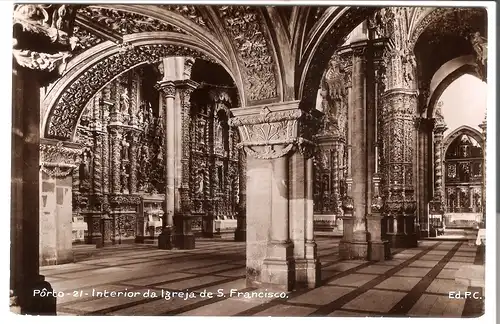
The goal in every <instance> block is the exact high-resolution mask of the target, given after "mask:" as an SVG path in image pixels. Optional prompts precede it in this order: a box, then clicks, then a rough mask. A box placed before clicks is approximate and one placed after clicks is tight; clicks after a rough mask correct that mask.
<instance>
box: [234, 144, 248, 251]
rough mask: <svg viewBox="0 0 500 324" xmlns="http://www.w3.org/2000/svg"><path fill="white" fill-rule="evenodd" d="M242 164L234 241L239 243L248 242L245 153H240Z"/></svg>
mask: <svg viewBox="0 0 500 324" xmlns="http://www.w3.org/2000/svg"><path fill="white" fill-rule="evenodd" d="M239 156H240V159H239V160H240V163H239V168H238V171H239V182H238V185H239V202H238V215H237V227H236V231H235V232H234V240H235V241H238V242H245V241H246V240H247V214H246V209H247V207H246V199H247V193H246V184H247V179H246V169H247V163H246V159H247V157H246V154H245V152H244V151H241V152H240V153H239Z"/></svg>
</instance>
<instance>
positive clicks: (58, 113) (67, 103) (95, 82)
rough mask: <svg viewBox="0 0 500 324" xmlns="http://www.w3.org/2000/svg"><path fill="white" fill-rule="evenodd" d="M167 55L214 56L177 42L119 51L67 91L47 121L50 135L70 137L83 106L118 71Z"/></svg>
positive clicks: (71, 85)
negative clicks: (124, 51)
mask: <svg viewBox="0 0 500 324" xmlns="http://www.w3.org/2000/svg"><path fill="white" fill-rule="evenodd" d="M166 56H192V57H197V58H203V59H206V60H211V59H209V58H208V57H206V56H204V55H202V54H199V53H198V52H196V51H194V50H192V49H190V48H187V47H182V46H176V45H165V44H163V45H144V46H138V47H134V48H133V50H130V51H128V52H126V53H117V54H114V55H111V56H109V57H108V58H106V59H104V60H102V61H100V62H98V63H96V64H94V65H93V66H92V67H90V68H89V69H88V70H87V71H85V72H84V73H82V75H81V76H80V77H79V78H78V79H76V80H75V81H74V82H73V83H71V84H70V85H69V87H68V88H66V89H65V90H64V91H63V94H62V96H61V98H60V99H59V100H58V102H57V103H56V104H55V107H54V108H53V109H52V114H51V116H49V119H48V122H47V129H46V130H45V131H46V137H47V138H58V139H70V138H71V135H72V133H73V130H74V129H75V127H76V125H77V122H78V117H79V115H80V113H81V110H82V109H83V108H84V107H85V105H86V104H87V102H88V101H89V100H90V98H92V96H93V95H94V94H95V93H96V92H97V91H98V90H99V89H101V88H102V87H103V86H104V85H105V84H106V83H107V82H109V81H110V80H111V79H112V78H114V77H115V76H116V75H119V74H120V73H122V72H123V71H126V70H127V69H130V68H131V67H133V66H135V65H137V64H139V63H142V62H151V63H154V62H159V61H160V60H161V59H162V58H164V57H166Z"/></svg>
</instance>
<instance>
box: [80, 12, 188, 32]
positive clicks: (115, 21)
mask: <svg viewBox="0 0 500 324" xmlns="http://www.w3.org/2000/svg"><path fill="white" fill-rule="evenodd" d="M78 13H79V14H81V15H84V16H87V17H88V18H90V19H92V20H94V21H95V22H97V23H99V24H102V25H104V26H106V27H108V28H111V29H113V30H114V31H116V32H118V33H120V34H133V33H142V32H155V31H166V32H176V33H185V32H184V31H183V30H181V29H180V28H178V27H176V26H173V25H171V24H167V23H165V22H163V21H160V20H158V19H154V18H151V17H147V16H143V15H139V14H136V13H131V12H127V11H122V10H116V9H110V8H100V7H95V6H87V7H84V8H81V9H80V10H78Z"/></svg>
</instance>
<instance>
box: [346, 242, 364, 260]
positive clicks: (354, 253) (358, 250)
mask: <svg viewBox="0 0 500 324" xmlns="http://www.w3.org/2000/svg"><path fill="white" fill-rule="evenodd" d="M368 251H369V244H368V242H356V241H351V242H348V241H343V242H342V241H340V244H339V256H340V258H341V259H343V260H366V259H368Z"/></svg>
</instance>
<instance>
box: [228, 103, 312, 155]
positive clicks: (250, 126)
mask: <svg viewBox="0 0 500 324" xmlns="http://www.w3.org/2000/svg"><path fill="white" fill-rule="evenodd" d="M231 111H232V113H233V115H234V116H235V117H232V118H231V119H230V120H229V124H230V125H231V126H234V127H238V129H239V131H240V134H241V143H239V144H238V146H239V147H244V148H245V151H246V152H247V153H248V154H250V155H251V156H254V157H257V158H263V159H274V158H278V157H281V156H284V155H286V154H288V153H289V152H290V151H291V150H292V149H293V148H294V146H295V145H297V146H299V147H301V146H302V147H306V146H307V145H314V144H313V143H312V141H311V139H312V135H314V134H313V131H311V130H310V129H308V128H310V127H311V126H310V125H308V124H309V123H307V120H310V119H311V120H314V119H315V117H314V116H312V115H310V114H308V113H306V112H305V111H303V110H301V109H299V108H298V102H291V103H286V104H284V105H283V104H277V105H269V106H263V107H262V106H260V107H254V108H244V109H242V108H236V109H232V110H231Z"/></svg>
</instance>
